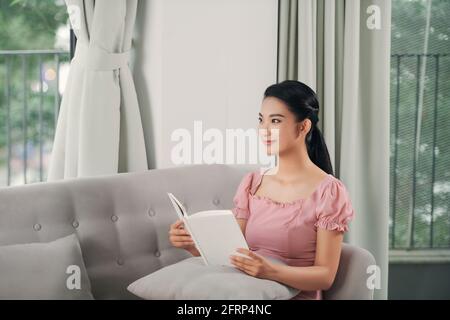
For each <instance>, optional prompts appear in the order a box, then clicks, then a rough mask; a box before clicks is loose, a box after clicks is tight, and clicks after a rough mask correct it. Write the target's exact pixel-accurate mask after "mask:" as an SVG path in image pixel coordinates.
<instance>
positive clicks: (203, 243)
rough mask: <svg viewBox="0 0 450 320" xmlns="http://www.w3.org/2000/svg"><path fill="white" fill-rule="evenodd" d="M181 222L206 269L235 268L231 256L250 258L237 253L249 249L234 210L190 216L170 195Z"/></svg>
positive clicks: (170, 194) (198, 213) (203, 212)
mask: <svg viewBox="0 0 450 320" xmlns="http://www.w3.org/2000/svg"><path fill="white" fill-rule="evenodd" d="M167 194H168V195H169V198H170V200H171V201H172V204H173V206H174V208H175V211H176V212H177V214H178V216H179V218H180V219H181V220H182V221H183V222H184V226H185V228H186V229H187V231H188V232H189V234H190V235H191V238H192V240H193V241H194V243H195V246H196V247H197V250H198V251H199V253H200V255H201V256H202V258H203V261H204V263H205V265H228V266H233V267H234V265H233V264H232V263H231V262H230V258H229V257H230V255H231V254H235V255H237V256H242V257H246V258H249V256H248V255H245V254H241V253H239V252H237V251H236V249H237V248H245V249H248V245H247V242H246V241H245V238H244V235H243V234H242V231H241V228H240V227H239V224H238V222H237V220H236V218H235V217H234V215H233V212H232V211H231V210H207V211H200V212H197V213H194V214H190V215H188V214H187V212H186V209H185V208H184V207H183V205H182V204H181V203H180V201H178V199H177V198H175V196H174V195H173V194H172V193H167Z"/></svg>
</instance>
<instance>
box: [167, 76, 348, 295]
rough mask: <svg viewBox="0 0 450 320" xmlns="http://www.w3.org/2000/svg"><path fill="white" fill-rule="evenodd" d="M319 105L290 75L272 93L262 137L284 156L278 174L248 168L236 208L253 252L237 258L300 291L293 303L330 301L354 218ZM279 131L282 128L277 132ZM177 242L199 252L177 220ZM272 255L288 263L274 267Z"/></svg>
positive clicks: (245, 267)
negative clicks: (327, 292) (324, 131)
mask: <svg viewBox="0 0 450 320" xmlns="http://www.w3.org/2000/svg"><path fill="white" fill-rule="evenodd" d="M318 112H319V104H318V100H317V97H316V94H315V93H314V91H313V90H312V89H311V88H309V87H308V86H307V85H305V84H303V83H301V82H299V81H293V80H286V81H283V82H281V83H278V84H274V85H271V86H270V87H268V88H267V89H266V91H265V93H264V99H263V102H262V105H261V110H260V113H259V128H260V129H264V130H261V132H265V133H264V134H263V135H262V136H261V138H262V140H263V142H264V143H265V144H266V146H267V152H268V153H269V154H274V153H276V154H277V159H278V170H277V171H276V172H275V173H274V174H266V173H267V171H266V172H264V173H263V174H261V173H260V172H259V171H254V172H249V173H247V174H246V175H245V176H244V177H243V179H242V181H241V183H240V185H239V187H238V189H237V191H236V194H235V196H234V199H233V201H234V208H233V209H232V211H233V213H234V215H235V217H236V219H237V221H238V223H239V225H240V227H241V229H242V232H243V233H244V236H245V238H246V241H247V243H248V245H249V248H250V250H246V249H244V248H239V249H238V250H237V251H238V252H241V253H243V254H245V255H247V256H248V258H247V257H245V258H244V257H240V256H237V255H231V256H230V261H231V262H232V264H233V265H234V266H235V267H236V268H238V269H240V270H241V271H243V272H246V273H247V274H249V275H252V276H254V277H258V278H262V279H270V280H274V281H278V282H281V283H284V284H287V285H289V286H292V287H294V288H298V289H299V290H301V291H300V293H299V294H298V295H297V296H296V297H294V298H293V300H300V299H322V290H327V289H329V288H330V287H331V285H332V284H333V281H334V278H335V275H336V272H337V268H338V264H339V257H340V253H341V243H342V240H343V233H344V232H346V231H347V230H348V223H349V221H350V220H351V219H352V218H353V216H354V211H353V207H352V204H351V200H350V197H349V194H348V192H347V190H346V188H345V186H344V184H343V183H342V182H341V181H340V180H339V179H337V178H335V177H334V176H333V168H332V165H331V161H330V156H329V154H328V149H327V146H326V144H325V141H324V138H323V136H322V134H321V132H320V130H319V128H318V127H317V122H318V121H319V118H318ZM271 129H278V135H277V136H275V135H272V134H271V133H272V132H274V131H271ZM169 235H170V240H171V242H172V244H173V245H174V246H176V247H181V248H184V249H186V250H188V251H189V252H191V253H192V254H193V255H194V256H199V252H198V251H197V249H196V248H195V245H194V244H193V242H192V239H191V238H190V236H189V234H188V233H187V232H186V231H185V230H184V229H183V228H182V222H181V221H177V222H176V223H174V224H173V225H172V226H171V229H170V231H169ZM265 256H270V257H274V258H277V259H280V260H282V261H284V262H285V263H286V264H287V265H279V264H274V263H272V262H271V261H270V260H268V259H266V258H265Z"/></svg>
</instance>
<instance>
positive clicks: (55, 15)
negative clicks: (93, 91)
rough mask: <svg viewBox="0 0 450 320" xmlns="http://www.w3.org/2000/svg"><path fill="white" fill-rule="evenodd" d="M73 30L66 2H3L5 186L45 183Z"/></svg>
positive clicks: (0, 141) (1, 173)
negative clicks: (70, 27)
mask: <svg viewBox="0 0 450 320" xmlns="http://www.w3.org/2000/svg"><path fill="white" fill-rule="evenodd" d="M69 30H70V29H69V22H68V15H67V10H66V4H65V2H64V0H59V1H56V0H46V1H42V0H0V89H1V91H0V186H7V185H17V184H24V183H31V182H37V181H44V180H46V172H47V167H48V162H49V158H50V154H51V148H52V143H53V136H54V131H55V125H56V120H57V117H58V111H59V104H60V98H61V93H62V91H63V88H64V86H65V81H66V77H67V74H68V69H69V45H70V41H69V37H70V32H69Z"/></svg>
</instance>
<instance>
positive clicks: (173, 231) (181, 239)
mask: <svg viewBox="0 0 450 320" xmlns="http://www.w3.org/2000/svg"><path fill="white" fill-rule="evenodd" d="M169 240H170V243H171V244H172V245H173V246H174V247H176V248H181V249H186V250H188V251H189V252H192V250H194V251H195V249H196V247H195V243H194V241H193V240H192V238H191V235H190V234H189V232H188V231H187V230H186V229H185V228H184V222H183V220H181V219H178V220H177V221H175V222H174V223H173V224H171V225H170V230H169Z"/></svg>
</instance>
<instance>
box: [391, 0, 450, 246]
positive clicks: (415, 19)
mask: <svg viewBox="0 0 450 320" xmlns="http://www.w3.org/2000/svg"><path fill="white" fill-rule="evenodd" d="M449 14H450V1H445V0H432V1H431V0H394V1H392V35H391V124H390V128H391V137H390V141H391V153H390V168H391V174H390V177H391V181H390V182H391V183H390V185H391V188H390V208H391V210H390V248H391V249H439V248H441V249H442V248H444V249H448V248H450V39H449V38H450V20H449V19H448V15H449Z"/></svg>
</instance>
